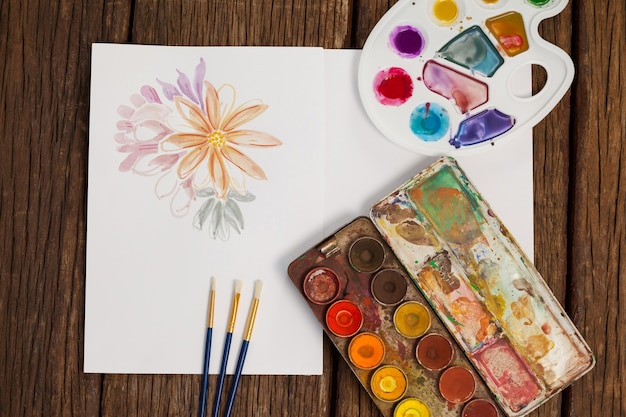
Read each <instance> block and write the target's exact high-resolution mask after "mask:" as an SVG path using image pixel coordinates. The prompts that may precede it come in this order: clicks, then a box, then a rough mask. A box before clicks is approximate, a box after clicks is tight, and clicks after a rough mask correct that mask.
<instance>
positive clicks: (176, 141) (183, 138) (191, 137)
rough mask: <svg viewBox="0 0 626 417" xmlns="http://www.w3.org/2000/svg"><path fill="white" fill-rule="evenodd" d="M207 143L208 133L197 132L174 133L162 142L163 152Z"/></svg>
mask: <svg viewBox="0 0 626 417" xmlns="http://www.w3.org/2000/svg"><path fill="white" fill-rule="evenodd" d="M205 143H207V137H206V135H201V134H196V133H174V134H173V135H170V136H169V137H168V138H167V139H165V140H164V141H163V142H161V144H160V146H161V150H162V151H163V152H176V151H180V150H181V149H187V148H193V147H196V146H201V145H202V144H205Z"/></svg>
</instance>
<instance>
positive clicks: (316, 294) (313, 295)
mask: <svg viewBox="0 0 626 417" xmlns="http://www.w3.org/2000/svg"><path fill="white" fill-rule="evenodd" d="M303 289H304V295H306V297H307V298H308V299H309V301H311V302H312V303H316V304H328V303H330V302H331V301H334V300H335V299H336V298H337V296H338V295H339V289H340V288H339V278H338V277H337V274H336V273H335V272H334V271H333V270H332V269H329V268H323V267H320V268H315V269H313V270H311V272H309V273H308V274H307V276H306V277H305V278H304V286H303Z"/></svg>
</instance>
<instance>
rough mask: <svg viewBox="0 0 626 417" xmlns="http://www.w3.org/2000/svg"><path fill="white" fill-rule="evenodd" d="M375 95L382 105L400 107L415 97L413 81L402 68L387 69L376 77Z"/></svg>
mask: <svg viewBox="0 0 626 417" xmlns="http://www.w3.org/2000/svg"><path fill="white" fill-rule="evenodd" d="M374 94H375V96H376V99H377V100H378V101H379V102H380V103H381V104H384V105H386V106H399V105H401V104H404V103H405V102H406V101H407V100H408V99H409V98H411V96H412V95H413V81H412V80H411V77H410V76H409V74H407V72H406V71H405V70H403V69H402V68H398V67H391V68H387V69H384V70H382V71H379V72H378V74H376V76H375V77H374Z"/></svg>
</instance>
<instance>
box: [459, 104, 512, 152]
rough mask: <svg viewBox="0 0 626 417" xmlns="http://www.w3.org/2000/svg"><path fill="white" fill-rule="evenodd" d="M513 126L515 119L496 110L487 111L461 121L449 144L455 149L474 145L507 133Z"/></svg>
mask: <svg viewBox="0 0 626 417" xmlns="http://www.w3.org/2000/svg"><path fill="white" fill-rule="evenodd" d="M514 124H515V118H514V117H512V116H509V115H507V114H504V113H502V112H501V111H499V110H498V109H487V110H484V111H482V112H480V113H478V114H475V115H474V116H472V117H470V118H468V119H465V120H463V121H462V122H461V123H460V124H459V131H458V132H457V134H456V135H454V137H453V138H452V139H450V144H451V145H453V146H454V147H455V148H460V147H461V146H468V145H475V144H477V143H481V142H485V141H487V140H491V139H493V138H495V137H497V136H500V135H501V134H503V133H504V132H506V131H508V130H509V129H511V128H512V127H513V125H514Z"/></svg>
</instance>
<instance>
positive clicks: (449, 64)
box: [358, 0, 574, 155]
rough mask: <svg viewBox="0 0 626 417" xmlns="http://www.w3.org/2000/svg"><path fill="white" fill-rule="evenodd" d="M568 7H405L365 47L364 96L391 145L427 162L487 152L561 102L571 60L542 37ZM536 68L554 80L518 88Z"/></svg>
mask: <svg viewBox="0 0 626 417" xmlns="http://www.w3.org/2000/svg"><path fill="white" fill-rule="evenodd" d="M566 5H567V0H400V1H398V3H396V5H394V6H393V7H392V8H391V9H390V10H389V11H388V12H387V13H386V14H385V15H384V16H383V17H382V19H381V20H380V21H379V22H378V23H377V25H376V26H375V27H374V29H373V30H372V32H371V34H370V36H369V37H368V39H367V41H366V42H365V45H364V46H363V53H362V55H361V60H360V63H359V74H358V78H359V92H360V95H361V100H362V102H363V106H364V108H365V110H366V112H367V114H368V116H369V117H370V119H371V120H372V122H373V123H374V125H376V127H377V128H378V129H379V130H380V131H381V132H382V133H383V134H384V135H385V136H386V137H388V138H389V139H390V140H392V141H394V142H396V143H398V144H399V145H401V146H404V147H406V148H408V149H411V150H414V151H417V152H420V153H423V154H428V155H455V154H458V153H470V152H476V151H481V150H485V149H489V148H490V146H487V145H493V144H494V143H496V141H500V140H501V139H502V138H504V137H506V136H508V135H509V133H512V132H514V131H516V130H519V129H520V128H522V127H524V126H529V127H532V126H534V125H535V124H536V123H538V122H539V121H540V120H541V119H542V118H543V117H545V116H546V115H547V114H548V113H549V112H550V111H551V110H552V108H554V106H555V105H556V104H557V103H558V102H559V101H560V99H561V98H562V97H563V95H564V94H565V92H566V91H567V89H568V88H569V86H570V85H571V82H572V79H573V77H574V65H573V63H572V60H571V58H570V57H569V56H568V55H567V54H566V53H565V52H564V51H562V50H561V49H559V48H557V47H556V46H555V45H552V44H550V43H548V42H546V41H545V40H543V39H541V38H540V37H539V34H538V26H539V23H540V22H541V21H542V20H544V19H546V18H548V17H552V16H554V15H556V14H558V13H560V12H561V11H562V10H563V9H564V8H565V6H566ZM531 65H539V66H541V67H543V68H544V69H545V71H546V73H547V81H546V84H545V85H544V86H543V89H542V90H541V91H540V92H538V93H536V94H535V95H531V94H530V92H523V91H521V90H519V87H520V86H519V84H520V80H524V82H521V84H523V85H525V84H527V81H525V80H526V79H525V78H523V76H524V75H523V71H524V68H526V70H527V72H528V73H529V72H530V66H531Z"/></svg>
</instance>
